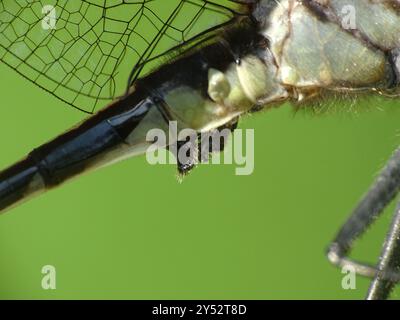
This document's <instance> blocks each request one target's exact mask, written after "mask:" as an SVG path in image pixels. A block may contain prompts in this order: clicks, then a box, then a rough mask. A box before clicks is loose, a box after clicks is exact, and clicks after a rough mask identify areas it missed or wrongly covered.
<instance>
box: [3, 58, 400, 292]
mask: <svg viewBox="0 0 400 320" xmlns="http://www.w3.org/2000/svg"><path fill="white" fill-rule="evenodd" d="M0 88H1V89H0V94H1V98H0V104H1V106H0V148H1V149H0V150H1V157H0V167H1V168H3V167H6V166H8V165H10V164H11V163H13V162H14V161H16V160H18V159H20V158H22V157H23V156H24V155H25V154H26V153H27V152H29V151H30V150H31V149H32V148H34V147H36V146H38V145H40V144H42V143H44V142H46V141H47V140H49V139H51V138H52V137H54V136H56V135H57V134H59V133H61V132H63V131H65V130H66V129H68V128H69V127H71V126H73V125H74V124H76V123H77V122H78V121H80V120H82V119H83V118H84V116H85V115H84V114H83V113H79V112H78V111H76V110H73V109H72V108H70V107H68V106H66V105H65V104H63V103H62V102H60V101H58V100H57V99H55V98H54V97H52V96H50V95H49V94H47V93H45V92H44V91H42V90H40V89H39V88H37V87H35V86H34V85H33V84H31V83H29V82H28V81H27V80H25V79H23V78H22V77H20V76H19V75H17V74H16V73H15V72H14V71H13V70H11V69H9V68H7V67H5V66H4V65H0ZM346 104H347V105H348V104H350V103H349V102H348V103H341V104H336V108H335V109H339V110H341V109H343V110H345V109H348V106H346ZM398 105H399V103H396V102H385V101H383V100H379V99H370V100H366V101H361V102H360V103H359V104H358V106H357V108H356V110H355V111H353V112H336V113H333V114H331V113H328V114H325V115H318V116H315V115H314V116H312V115H308V114H304V113H301V112H300V113H297V114H296V115H294V112H293V110H292V109H291V108H290V107H289V106H287V105H285V106H282V107H281V108H279V109H276V110H272V111H270V112H268V113H261V114H258V115H254V116H252V117H248V118H246V119H244V120H243V121H242V122H241V128H254V129H255V172H254V173H253V175H251V176H236V175H235V174H234V169H235V167H234V166H233V165H219V166H218V165H216V166H205V165H203V166H200V167H198V168H197V169H196V170H195V171H194V172H193V173H192V174H191V175H190V176H189V177H187V178H186V179H185V180H184V181H183V183H178V182H177V179H176V168H175V167H174V166H172V165H167V166H161V165H160V166H151V165H149V164H147V162H146V159H145V157H138V158H134V159H130V160H127V161H125V162H122V163H118V164H116V165H113V166H111V167H108V168H105V169H101V170H99V171H97V172H94V173H91V174H89V175H86V176H82V177H80V178H79V179H77V180H75V181H73V182H71V183H68V184H66V185H64V186H63V187H61V188H59V189H57V190H54V191H51V192H49V193H47V194H45V195H43V196H41V197H39V198H36V199H34V200H32V201H30V202H28V203H26V204H24V205H21V206H19V207H17V208H15V209H14V210H12V211H11V212H8V213H7V214H5V215H2V216H0V298H2V299H15V298H18V299H27V298H29V299H31V298H33V299H42V298H45V299H64V298H65V299H81V298H82V299H94V298H100V299H105V298H107V299H108V298H110V299H281V298H285V299H353V298H355V299H361V298H363V297H364V296H365V293H366V290H367V288H368V284H369V280H368V279H363V278H361V277H357V288H356V290H343V289H342V288H341V280H342V277H343V274H341V272H340V270H338V269H335V268H334V267H332V266H331V265H330V264H329V263H328V262H327V260H326V258H325V254H324V252H325V249H326V247H327V245H328V244H329V241H330V240H331V239H332V238H333V236H334V235H335V233H336V231H337V230H338V229H339V227H340V225H341V224H342V223H343V222H344V220H345V219H346V217H347V216H348V214H349V213H350V211H351V209H352V208H353V207H354V206H355V204H356V203H357V201H358V199H359V198H360V197H361V195H362V194H363V193H364V192H365V191H366V189H367V188H368V186H369V185H370V183H371V182H372V181H373V179H374V177H375V176H376V174H377V172H378V171H379V169H380V168H381V167H382V166H383V164H384V163H385V160H386V159H387V158H388V157H389V156H390V154H391V152H392V151H393V150H394V148H396V146H398V145H399V143H400V138H399V135H398V133H399V121H398V119H399V118H400V112H399V110H398ZM364 109H368V111H366V112H364ZM392 209H393V205H392V206H391V208H389V209H388V210H387V212H386V214H385V215H384V216H383V217H382V218H381V219H380V220H379V221H378V223H377V224H376V225H375V226H374V227H373V228H371V229H370V231H369V232H368V234H367V235H366V236H365V237H363V238H362V240H361V241H358V242H357V246H356V248H355V250H354V254H353V256H354V257H356V258H359V259H364V260H366V261H369V262H372V263H374V262H375V261H376V260H377V257H378V255H379V251H380V249H381V245H382V242H383V239H384V236H385V232H386V230H387V228H388V225H389V223H390V217H391V212H392ZM49 264H50V265H54V266H55V267H56V270H57V289H56V290H43V289H42V288H41V280H42V277H43V275H42V273H41V269H42V267H43V266H44V265H49ZM393 296H394V297H395V298H396V297H397V298H398V297H400V290H397V292H395V294H394V295H393Z"/></svg>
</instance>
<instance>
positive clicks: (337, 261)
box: [327, 148, 400, 282]
mask: <svg viewBox="0 0 400 320" xmlns="http://www.w3.org/2000/svg"><path fill="white" fill-rule="evenodd" d="M399 189H400V148H399V149H397V150H396V151H395V152H394V154H393V156H392V157H391V158H390V160H389V161H388V162H387V164H386V166H385V167H384V168H383V170H382V171H381V173H380V174H379V176H378V178H377V179H376V181H375V182H374V184H373V185H372V187H371V188H370V189H369V191H368V192H367V194H366V195H365V196H364V197H363V198H362V200H361V201H360V202H359V204H358V206H357V207H356V208H355V209H354V211H353V213H352V214H351V216H350V217H349V218H348V220H347V221H346V222H345V223H344V225H343V226H342V228H341V229H340V231H339V232H338V234H337V235H336V238H335V239H334V240H333V242H332V243H331V245H330V246H329V249H328V252H327V256H328V259H329V261H330V262H331V263H333V264H334V265H336V266H339V267H352V268H353V269H354V270H355V272H356V273H357V274H360V275H363V276H367V277H375V275H376V274H377V269H376V268H375V267H374V266H371V265H368V264H365V263H360V262H357V261H354V260H351V259H349V258H348V254H349V252H350V250H351V247H352V245H353V242H354V241H355V240H356V239H358V238H359V237H360V236H361V235H362V234H363V233H365V232H366V231H367V229H368V227H369V226H370V225H371V224H372V223H373V222H374V221H375V220H376V219H377V218H378V217H379V216H380V214H381V213H382V212H383V209H384V208H385V207H386V206H387V205H388V204H389V203H390V202H391V201H392V200H393V198H394V197H395V196H396V194H397V193H398V191H399ZM380 278H383V279H385V280H389V281H391V282H399V281H400V273H399V272H396V271H390V270H385V273H384V274H381V275H380Z"/></svg>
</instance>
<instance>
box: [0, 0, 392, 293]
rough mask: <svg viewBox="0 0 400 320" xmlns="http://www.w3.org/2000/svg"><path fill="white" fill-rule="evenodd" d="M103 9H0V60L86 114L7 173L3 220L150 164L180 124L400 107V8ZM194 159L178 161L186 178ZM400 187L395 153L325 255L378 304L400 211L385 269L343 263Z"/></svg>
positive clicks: (194, 4) (180, 4)
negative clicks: (345, 98)
mask: <svg viewBox="0 0 400 320" xmlns="http://www.w3.org/2000/svg"><path fill="white" fill-rule="evenodd" d="M100 3H101V4H99V2H95V1H91V0H87V1H77V0H58V1H56V0H53V1H46V4H44V3H43V1H40V0H24V1H11V0H3V1H1V2H0V60H1V61H2V62H3V63H5V64H7V65H8V66H10V67H11V68H13V69H14V70H16V71H17V72H19V73H20V74H21V75H23V76H25V77H26V78H27V79H29V80H30V81H32V82H34V83H35V84H37V85H38V86H39V87H41V88H43V89H45V90H46V91H48V92H50V93H51V94H53V95H54V96H56V97H57V98H59V99H61V100H63V101H64V102H66V103H67V104H69V105H71V106H73V107H75V108H77V109H80V110H82V111H84V112H87V113H90V114H91V115H90V117H88V118H87V120H85V121H84V122H83V123H81V124H79V125H78V126H76V127H74V128H73V129H71V130H70V131H68V132H66V133H64V134H62V135H60V136H59V137H57V138H55V139H54V140H52V141H50V142H48V143H46V144H44V145H42V146H40V147H38V148H36V149H34V150H33V151H32V152H30V153H29V154H28V156H27V157H26V158H25V159H23V160H21V161H19V162H18V163H16V164H14V165H12V166H11V167H9V168H7V169H5V170H3V171H2V172H1V173H0V210H6V209H10V208H12V207H13V206H15V205H17V204H19V203H20V202H22V201H25V200H26V199H27V198H29V197H31V196H33V195H36V194H38V193H42V192H44V191H46V190H49V189H51V188H54V187H56V186H59V185H61V184H62V183H63V182H65V181H67V180H68V179H70V178H72V177H75V176H77V175H80V174H82V173H85V172H88V171H90V170H93V169H96V168H99V167H102V166H105V165H108V164H110V163H114V162H116V161H118V160H122V159H125V158H128V157H132V156H136V155H139V154H143V153H145V152H146V149H147V147H148V146H149V144H150V142H149V141H147V140H146V132H148V131H149V130H151V129H153V128H161V129H163V130H165V131H167V130H168V127H167V126H168V123H169V122H171V121H176V122H177V123H178V127H179V128H180V129H185V128H190V129H193V130H195V131H196V132H198V133H201V132H208V131H213V130H216V131H217V132H218V131H219V130H222V129H226V128H228V129H229V130H234V129H235V127H236V125H237V123H238V121H239V119H240V118H241V117H243V116H245V115H246V114H249V113H255V112H258V111H261V110H268V109H269V108H271V107H276V106H278V105H281V104H283V103H284V102H290V103H292V104H293V105H295V106H296V107H306V106H307V105H311V104H321V103H324V101H326V99H329V98H330V97H333V96H337V95H341V94H344V95H352V94H354V95H362V94H379V95H383V96H387V97H389V98H396V97H397V96H398V95H399V83H400V39H399V36H398V35H399V34H400V2H399V1H397V0H382V1H371V0H369V1H365V0H328V1H326V0H303V1H299V0H247V1H244V0H242V1H239V0H237V1H236V0H214V1H206V0H169V1H168V2H167V1H164V2H163V5H164V6H165V10H162V12H157V14H156V13H155V12H154V10H153V9H152V5H153V3H154V1H150V0H145V1H141V2H137V1H117V0H116V1H103V2H100ZM43 15H44V16H43ZM89 17H90V18H89ZM204 20H206V21H207V28H206V29H204V28H200V27H199V26H200V25H204ZM200 21H203V23H200ZM143 28H146V29H151V30H153V32H150V33H149V34H148V36H147V37H144V36H143V35H142V34H141V33H140V30H141V29H143ZM166 39H168V44H167V41H165V40H166ZM104 106H105V108H104V109H101V110H100V111H97V110H96V109H97V108H98V107H104ZM175 142H177V141H168V142H167V143H166V144H165V145H161V146H160V147H164V148H168V147H169V146H170V145H171V144H173V143H175ZM178 142H179V143H178V145H179V147H184V146H186V145H187V144H188V143H192V142H188V141H186V140H183V141H178ZM199 143H200V142H199ZM209 151H215V150H209ZM198 160H199V159H190V160H189V161H187V162H184V163H183V162H179V161H178V170H179V172H180V173H181V174H186V173H188V172H189V171H190V170H191V169H193V167H194V166H195V165H196V162H197V161H198ZM399 186H400V151H397V152H396V153H395V154H394V156H393V158H392V159H390V161H389V162H388V164H387V166H386V167H385V168H384V170H383V171H382V173H381V175H380V176H379V177H378V179H377V181H376V182H375V183H374V184H373V186H372V187H371V189H370V190H369V192H368V193H367V194H366V196H365V197H364V198H363V200H362V201H361V202H360V204H359V205H358V206H357V208H356V209H355V210H354V212H353V214H352V215H351V217H350V219H349V220H348V221H347V222H346V223H345V225H344V226H343V227H342V229H341V230H340V232H339V233H338V235H337V237H336V238H335V240H334V241H333V243H332V245H331V246H330V247H329V250H328V258H329V260H330V261H331V262H332V263H334V264H335V265H339V266H349V267H353V268H354V269H355V270H356V272H357V273H359V274H362V275H365V276H369V277H372V278H373V282H372V284H371V287H370V290H369V292H368V296H367V297H368V298H370V299H383V298H387V297H388V296H389V294H390V291H391V290H392V288H393V287H394V286H395V285H396V283H397V282H398V281H399V279H400V274H399V272H398V269H399V264H400V254H399V252H400V240H399V239H400V211H399V210H397V211H396V213H395V215H394V218H393V225H392V228H391V230H390V232H389V234H388V237H387V241H386V243H385V247H384V249H383V251H382V256H381V259H380V263H379V264H378V266H377V267H373V266H369V265H367V264H364V263H359V262H356V261H353V260H350V259H349V258H347V256H348V254H349V251H350V249H351V246H352V243H353V241H354V240H355V239H356V238H358V237H359V236H360V235H361V234H362V233H364V231H366V229H367V227H368V226H369V225H370V224H371V223H372V222H373V221H374V220H375V218H376V217H377V216H378V215H379V214H380V213H381V212H382V210H383V208H384V207H386V205H387V204H388V203H389V202H390V201H391V200H392V199H393V198H394V196H395V195H396V194H397V192H398V190H399Z"/></svg>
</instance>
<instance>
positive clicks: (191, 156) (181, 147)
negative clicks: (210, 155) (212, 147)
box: [176, 138, 198, 176]
mask: <svg viewBox="0 0 400 320" xmlns="http://www.w3.org/2000/svg"><path fill="white" fill-rule="evenodd" d="M194 143H195V142H193V141H192V139H190V138H189V139H188V140H186V141H178V149H177V155H176V161H177V165H178V174H179V175H180V176H185V175H187V174H189V172H190V171H191V170H192V169H194V167H196V164H197V163H198V158H197V148H198V146H197V141H196V145H194ZM185 150H186V151H185ZM193 151H195V152H193ZM182 152H185V154H186V156H185V157H182V156H180V154H181V153H182ZM183 158H184V159H183Z"/></svg>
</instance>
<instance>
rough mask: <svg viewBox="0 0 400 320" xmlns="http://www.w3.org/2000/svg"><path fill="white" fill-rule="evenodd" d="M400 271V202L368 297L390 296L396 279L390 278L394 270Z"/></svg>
mask: <svg viewBox="0 0 400 320" xmlns="http://www.w3.org/2000/svg"><path fill="white" fill-rule="evenodd" d="M398 271H400V202H399V203H398V204H397V207H396V211H395V214H394V217H393V221H392V225H391V227H390V231H389V233H388V235H387V238H386V241H385V245H384V247H383V250H382V253H381V256H380V258H379V265H378V271H377V273H376V275H375V278H374V280H373V281H372V283H371V286H370V287H369V290H368V294H367V299H369V300H381V299H387V298H389V294H390V292H391V291H392V290H393V288H394V286H395V285H396V281H393V280H390V279H391V275H390V273H392V272H398Z"/></svg>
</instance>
